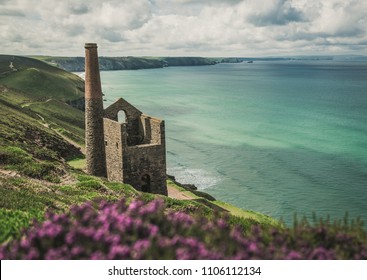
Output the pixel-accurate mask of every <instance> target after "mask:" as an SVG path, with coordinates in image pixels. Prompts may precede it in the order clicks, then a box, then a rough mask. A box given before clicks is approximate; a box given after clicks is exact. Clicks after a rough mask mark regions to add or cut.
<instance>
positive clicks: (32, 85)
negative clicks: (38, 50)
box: [0, 55, 84, 101]
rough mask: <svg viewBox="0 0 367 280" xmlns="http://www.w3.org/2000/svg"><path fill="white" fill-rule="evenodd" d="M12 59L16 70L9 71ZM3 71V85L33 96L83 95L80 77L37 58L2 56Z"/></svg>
mask: <svg viewBox="0 0 367 280" xmlns="http://www.w3.org/2000/svg"><path fill="white" fill-rule="evenodd" d="M10 62H13V65H14V67H15V68H16V69H17V71H10V72H7V71H9V70H11V69H10V68H9V64H10ZM0 73H3V74H2V75H0V83H1V84H2V85H6V86H7V87H9V88H14V89H18V90H20V91H23V92H26V93H28V94H30V95H31V97H32V98H37V99H42V98H43V97H45V96H47V97H48V98H51V97H52V98H56V99H59V100H63V101H67V100H74V99H78V98H81V97H83V95H84V93H83V89H84V81H83V80H82V79H81V78H80V77H78V76H77V75H74V74H72V73H69V72H66V71H64V70H62V69H59V68H56V67H53V66H51V65H49V64H47V63H45V62H42V61H39V60H36V59H32V58H26V57H19V56H9V55H0ZM4 73H5V74H4Z"/></svg>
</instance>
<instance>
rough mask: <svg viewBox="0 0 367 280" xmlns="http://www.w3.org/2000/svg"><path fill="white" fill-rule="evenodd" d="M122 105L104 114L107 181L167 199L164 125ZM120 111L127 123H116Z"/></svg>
mask: <svg viewBox="0 0 367 280" xmlns="http://www.w3.org/2000/svg"><path fill="white" fill-rule="evenodd" d="M125 102H126V101H124V100H122V101H121V100H120V101H118V102H116V103H114V104H112V105H111V106H112V107H111V106H110V107H109V108H107V109H106V110H105V118H104V134H105V136H104V140H105V149H106V169H107V178H108V180H110V181H122V182H124V183H126V184H130V185H132V186H133V187H134V188H136V189H137V190H139V191H144V192H151V193H158V194H163V195H167V185H166V147H165V127H164V121H162V120H159V119H156V118H152V117H150V116H147V115H144V114H142V113H141V112H140V111H138V110H137V109H136V108H135V107H133V106H132V105H130V104H128V103H127V102H126V103H127V104H128V106H126V107H125V106H124V105H126V103H125ZM130 106H131V107H130ZM121 110H123V111H124V112H125V114H126V123H119V122H117V114H118V112H119V111H121ZM138 112H140V114H139V113H138ZM132 138H133V140H132ZM137 139H139V141H137Z"/></svg>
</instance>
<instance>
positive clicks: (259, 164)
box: [101, 61, 367, 223]
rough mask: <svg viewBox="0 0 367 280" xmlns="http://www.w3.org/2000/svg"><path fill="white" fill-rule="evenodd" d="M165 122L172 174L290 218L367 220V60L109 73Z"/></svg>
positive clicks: (107, 87) (120, 92)
mask: <svg viewBox="0 0 367 280" xmlns="http://www.w3.org/2000/svg"><path fill="white" fill-rule="evenodd" d="M101 78H102V87H103V92H104V94H105V106H107V105H109V104H111V103H112V102H113V101H114V100H116V99H117V98H118V97H123V98H125V99H126V100H127V101H129V102H130V103H132V104H133V105H135V106H136V107H138V108H139V109H141V110H142V111H143V112H144V113H147V114H149V115H152V116H155V117H158V118H161V119H164V120H165V122H166V137H167V160H168V173H169V174H171V175H174V176H176V178H177V179H178V180H179V181H181V182H183V183H193V184H195V185H196V186H197V187H198V188H199V189H201V190H204V191H205V192H208V193H210V194H212V195H213V196H214V197H216V198H218V199H220V200H223V201H226V202H229V203H232V204H234V205H236V206H239V207H241V208H244V209H250V210H254V211H259V212H263V213H265V214H268V215H270V216H273V217H275V218H282V219H283V220H284V221H285V222H287V223H291V222H292V220H293V217H294V213H297V215H298V216H307V217H310V216H311V215H312V213H313V212H315V213H316V214H317V215H318V216H322V217H326V215H330V216H331V217H332V218H342V217H344V215H345V213H346V212H348V214H349V216H350V217H354V218H356V217H362V218H363V219H364V220H365V221H366V222H367V63H366V62H363V63H362V62H350V61H349V62H343V61H272V62H270V61H268V62H257V61H256V62H254V63H253V64H248V63H240V64H218V65H214V66H201V67H168V68H163V69H149V70H138V71H111V72H102V73H101Z"/></svg>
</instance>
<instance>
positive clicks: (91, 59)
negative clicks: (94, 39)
mask: <svg viewBox="0 0 367 280" xmlns="http://www.w3.org/2000/svg"><path fill="white" fill-rule="evenodd" d="M85 98H86V99H90V98H93V99H95V98H97V99H101V102H102V89H101V78H100V75H99V64H98V52H97V44H95V43H86V44H85Z"/></svg>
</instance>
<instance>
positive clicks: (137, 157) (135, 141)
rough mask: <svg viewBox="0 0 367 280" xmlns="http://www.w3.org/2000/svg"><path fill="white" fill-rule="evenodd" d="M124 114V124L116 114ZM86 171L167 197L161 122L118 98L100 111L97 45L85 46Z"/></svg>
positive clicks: (101, 95) (101, 105) (101, 103)
mask: <svg viewBox="0 0 367 280" xmlns="http://www.w3.org/2000/svg"><path fill="white" fill-rule="evenodd" d="M121 111H123V112H124V113H125V122H124V123H120V122H118V114H119V112H121ZM85 125H86V158H87V172H88V173H89V174H91V175H95V176H103V177H107V179H108V180H109V181H119V182H123V183H126V184H130V185H132V186H133V187H134V188H136V189H137V190H139V191H144V192H152V193H158V194H164V195H167V185H166V143H165V127H164V121H163V120H159V119H157V118H153V117H150V116H148V115H145V114H143V113H142V112H141V111H139V110H138V109H137V108H135V107H134V106H132V105H131V104H130V103H128V102H127V101H126V100H124V99H122V98H120V99H118V100H117V101H116V102H115V103H113V104H112V105H110V106H109V107H108V108H106V109H103V94H102V88H101V80H100V73H99V64H98V53H97V45H96V44H92V43H87V44H85Z"/></svg>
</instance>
